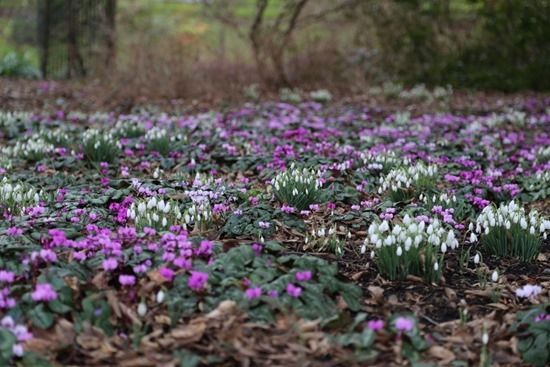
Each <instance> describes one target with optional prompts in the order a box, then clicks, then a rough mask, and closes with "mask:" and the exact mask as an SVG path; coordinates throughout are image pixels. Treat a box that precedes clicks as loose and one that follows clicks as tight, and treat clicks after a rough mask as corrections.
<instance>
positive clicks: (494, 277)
mask: <svg viewBox="0 0 550 367" xmlns="http://www.w3.org/2000/svg"><path fill="white" fill-rule="evenodd" d="M491 280H492V281H493V282H494V283H496V282H498V271H496V270H494V271H493V274H491Z"/></svg>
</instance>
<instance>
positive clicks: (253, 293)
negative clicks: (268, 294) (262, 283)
mask: <svg viewBox="0 0 550 367" xmlns="http://www.w3.org/2000/svg"><path fill="white" fill-rule="evenodd" d="M244 294H245V296H246V298H248V299H255V298H260V297H261V296H262V288H260V287H253V288H248V289H247V290H246V291H245V292H244Z"/></svg>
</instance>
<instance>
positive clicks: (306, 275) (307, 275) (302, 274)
mask: <svg viewBox="0 0 550 367" xmlns="http://www.w3.org/2000/svg"><path fill="white" fill-rule="evenodd" d="M310 279H311V271H309V270H305V271H299V272H297V273H296V280H297V281H299V282H307V281H308V280H310Z"/></svg>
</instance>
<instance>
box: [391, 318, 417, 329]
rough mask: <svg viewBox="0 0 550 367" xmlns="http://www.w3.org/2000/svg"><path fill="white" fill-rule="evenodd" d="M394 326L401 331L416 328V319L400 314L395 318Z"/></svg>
mask: <svg viewBox="0 0 550 367" xmlns="http://www.w3.org/2000/svg"><path fill="white" fill-rule="evenodd" d="M394 326H395V328H396V329H397V330H399V331H401V332H407V331H411V330H412V329H413V328H414V320H412V319H410V318H408V317H403V316H400V317H398V318H397V319H395V322H394Z"/></svg>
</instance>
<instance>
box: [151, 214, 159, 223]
mask: <svg viewBox="0 0 550 367" xmlns="http://www.w3.org/2000/svg"><path fill="white" fill-rule="evenodd" d="M151 218H152V219H153V222H158V221H159V219H160V218H159V216H158V214H157V213H153V215H152V216H151Z"/></svg>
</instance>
